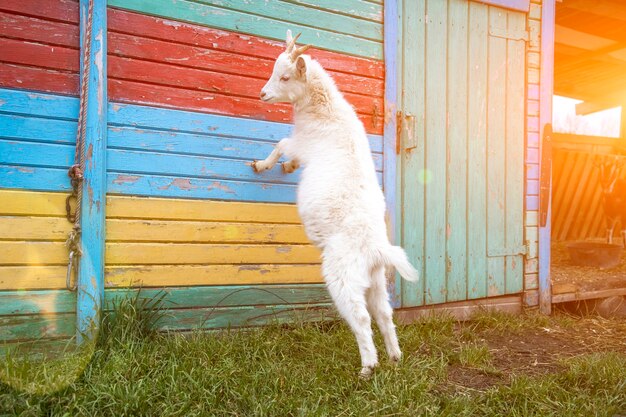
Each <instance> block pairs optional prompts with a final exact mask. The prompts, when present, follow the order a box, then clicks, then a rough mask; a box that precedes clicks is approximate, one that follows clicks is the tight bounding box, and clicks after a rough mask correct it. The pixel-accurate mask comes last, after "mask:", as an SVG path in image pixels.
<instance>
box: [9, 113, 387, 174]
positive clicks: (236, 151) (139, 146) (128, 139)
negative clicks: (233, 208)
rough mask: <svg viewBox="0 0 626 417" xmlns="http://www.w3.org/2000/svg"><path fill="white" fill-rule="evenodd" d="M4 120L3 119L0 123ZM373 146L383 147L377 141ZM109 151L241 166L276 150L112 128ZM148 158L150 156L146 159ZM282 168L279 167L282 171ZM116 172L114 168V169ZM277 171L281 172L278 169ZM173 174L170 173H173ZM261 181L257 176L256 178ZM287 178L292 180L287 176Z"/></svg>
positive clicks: (379, 165) (377, 161)
mask: <svg viewBox="0 0 626 417" xmlns="http://www.w3.org/2000/svg"><path fill="white" fill-rule="evenodd" d="M1 121H2V116H1V115H0V122H1ZM372 142H373V143H372V144H373V145H374V146H376V147H380V145H381V144H380V143H379V142H378V141H377V140H372ZM108 144H109V148H110V149H112V148H115V149H117V150H137V151H150V152H159V153H160V154H169V153H175V154H179V155H193V156H196V157H198V156H202V157H205V158H206V157H213V158H223V159H231V160H232V159H235V160H237V161H239V162H238V164H241V162H242V160H244V161H245V160H248V161H252V160H254V159H265V157H266V156H267V155H269V154H270V152H272V150H273V149H274V143H273V142H265V141H254V140H248V139H243V138H241V139H240V138H229V137H220V136H210V135H199V134H193V133H178V132H171V131H160V130H151V129H145V128H141V129H136V128H131V127H125V126H124V127H118V126H111V127H109V131H108ZM146 157H147V158H149V156H146ZM372 158H373V159H374V165H375V167H376V169H377V170H378V171H379V172H382V169H383V160H382V155H381V153H372ZM279 168H280V167H279ZM112 169H113V168H112ZM277 171H280V169H278V170H277ZM170 172H171V171H170ZM256 177H257V178H258V175H257V176H256ZM286 178H291V180H293V177H291V176H287V177H286Z"/></svg>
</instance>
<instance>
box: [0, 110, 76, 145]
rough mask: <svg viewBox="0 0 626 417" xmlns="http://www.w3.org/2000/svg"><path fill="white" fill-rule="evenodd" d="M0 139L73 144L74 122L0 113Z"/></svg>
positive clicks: (74, 134) (74, 136)
mask: <svg viewBox="0 0 626 417" xmlns="http://www.w3.org/2000/svg"><path fill="white" fill-rule="evenodd" d="M0 137H4V138H14V139H23V140H33V141H44V142H52V143H71V144H73V143H75V141H76V122H73V121H68V120H56V119H44V118H39V117H31V116H24V115H15V114H2V113H0Z"/></svg>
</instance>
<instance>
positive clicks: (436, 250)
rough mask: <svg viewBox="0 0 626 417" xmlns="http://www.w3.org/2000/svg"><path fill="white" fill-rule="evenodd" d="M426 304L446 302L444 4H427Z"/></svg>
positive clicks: (436, 1)
mask: <svg viewBox="0 0 626 417" xmlns="http://www.w3.org/2000/svg"><path fill="white" fill-rule="evenodd" d="M426 16H427V23H426V42H427V43H426V77H427V79H426V123H425V124H426V170H427V181H426V195H425V200H424V201H425V203H426V208H425V210H426V216H425V222H424V224H425V228H424V229H425V239H424V240H425V260H426V271H425V273H424V280H425V282H426V304H437V303H443V302H445V300H446V168H447V167H446V165H447V164H446V159H447V156H446V126H447V113H446V110H447V109H446V101H447V100H446V98H447V97H446V88H447V85H446V70H445V68H446V54H447V41H446V39H447V34H448V31H447V27H448V24H447V18H448V14H447V2H444V1H441V0H428V1H427V2H426Z"/></svg>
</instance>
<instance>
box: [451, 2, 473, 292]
mask: <svg viewBox="0 0 626 417" xmlns="http://www.w3.org/2000/svg"><path fill="white" fill-rule="evenodd" d="M448 5H449V10H448V62H447V66H448V115H449V116H448V117H449V122H448V126H449V127H448V141H447V153H448V162H447V165H448V176H447V181H448V184H447V191H448V192H447V194H448V196H447V218H448V224H447V231H446V236H447V240H446V244H447V259H446V262H447V266H448V280H447V298H446V301H459V300H465V299H466V294H467V269H466V267H467V264H466V262H467V258H466V253H467V246H466V243H467V239H466V237H467V212H466V205H467V204H466V203H467V118H468V114H467V90H468V88H467V71H468V65H467V59H468V57H467V47H468V38H467V23H468V18H467V14H468V2H467V1H465V0H450V1H449V3H448Z"/></svg>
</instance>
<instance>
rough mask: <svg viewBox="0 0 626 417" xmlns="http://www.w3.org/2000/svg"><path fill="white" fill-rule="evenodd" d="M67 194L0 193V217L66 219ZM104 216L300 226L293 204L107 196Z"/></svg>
mask: <svg viewBox="0 0 626 417" xmlns="http://www.w3.org/2000/svg"><path fill="white" fill-rule="evenodd" d="M66 197H67V193H50V192H37V191H18V190H0V215H19V216H65V198H66ZM106 210H107V217H109V218H133V219H160V220H202V221H227V222H254V223H291V224H297V223H300V217H298V211H297V209H296V206H295V205H293V204H278V203H243V202H226V201H208V200H186V199H177V198H149V197H130V196H116V195H113V196H111V195H110V196H107V207H106Z"/></svg>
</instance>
